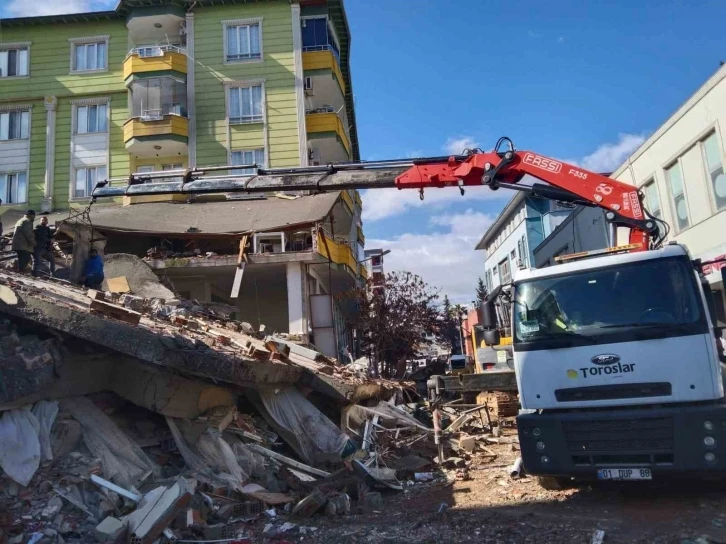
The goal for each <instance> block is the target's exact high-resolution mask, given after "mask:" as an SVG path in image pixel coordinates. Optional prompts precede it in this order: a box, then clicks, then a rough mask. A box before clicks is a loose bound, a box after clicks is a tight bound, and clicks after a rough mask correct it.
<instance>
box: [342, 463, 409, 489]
mask: <svg viewBox="0 0 726 544" xmlns="http://www.w3.org/2000/svg"><path fill="white" fill-rule="evenodd" d="M353 470H354V471H355V472H356V474H358V475H360V476H362V477H363V478H364V479H365V480H366V481H367V482H368V483H369V485H371V486H376V485H377V486H383V487H387V488H389V489H395V490H396V491H402V490H403V486H402V485H401V482H399V481H398V480H397V479H396V471H395V470H394V469H392V468H374V467H367V466H365V465H364V464H363V463H361V462H360V461H359V460H358V459H355V460H354V461H353Z"/></svg>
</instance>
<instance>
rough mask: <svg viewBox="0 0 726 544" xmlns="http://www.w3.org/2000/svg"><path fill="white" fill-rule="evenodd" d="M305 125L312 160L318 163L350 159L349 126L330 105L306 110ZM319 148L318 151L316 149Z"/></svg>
mask: <svg viewBox="0 0 726 544" xmlns="http://www.w3.org/2000/svg"><path fill="white" fill-rule="evenodd" d="M305 125H306V127H307V134H308V139H309V140H310V145H311V147H312V150H313V151H312V153H311V159H312V162H313V163H315V162H317V163H318V164H325V163H335V162H344V161H349V160H350V158H351V156H352V155H351V145H350V138H349V137H348V131H347V127H346V126H345V125H344V124H343V121H342V120H341V118H340V116H339V115H338V114H337V113H336V112H335V110H333V108H332V107H330V106H325V107H322V108H316V109H314V110H308V111H306V112H305ZM316 150H317V151H316Z"/></svg>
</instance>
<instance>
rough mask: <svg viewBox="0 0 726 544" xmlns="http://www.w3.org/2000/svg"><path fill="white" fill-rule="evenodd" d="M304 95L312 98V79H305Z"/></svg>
mask: <svg viewBox="0 0 726 544" xmlns="http://www.w3.org/2000/svg"><path fill="white" fill-rule="evenodd" d="M305 94H306V95H307V96H312V94H313V78H312V77H310V76H306V77H305Z"/></svg>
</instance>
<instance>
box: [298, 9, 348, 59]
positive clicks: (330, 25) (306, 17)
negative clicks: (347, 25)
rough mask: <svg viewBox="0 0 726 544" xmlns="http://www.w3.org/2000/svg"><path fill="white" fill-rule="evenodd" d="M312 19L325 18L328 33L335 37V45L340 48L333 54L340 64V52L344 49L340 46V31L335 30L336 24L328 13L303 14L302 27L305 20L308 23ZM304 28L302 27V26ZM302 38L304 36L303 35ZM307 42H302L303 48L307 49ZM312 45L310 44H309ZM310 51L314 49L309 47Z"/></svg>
mask: <svg viewBox="0 0 726 544" xmlns="http://www.w3.org/2000/svg"><path fill="white" fill-rule="evenodd" d="M312 19H325V25H326V27H327V31H328V34H329V35H330V36H332V37H333V41H334V42H335V47H337V48H338V51H337V53H338V54H337V55H336V54H335V52H334V51H331V52H333V56H334V57H336V60H337V61H338V64H340V52H341V51H342V49H341V48H340V40H339V39H338V32H337V31H336V30H335V26H334V25H333V23H332V21H331V20H330V17H328V16H327V15H303V16H302V17H300V25H301V27H302V24H303V22H305V24H306V25H307V21H309V20H312ZM301 30H302V28H301ZM301 39H302V36H301ZM326 45H327V46H328V47H330V44H326ZM305 47H306V46H305V43H304V42H303V43H302V50H303V51H305V50H306V49H305ZM307 47H310V46H307ZM314 47H322V46H314ZM308 51H313V50H312V49H309V50H308Z"/></svg>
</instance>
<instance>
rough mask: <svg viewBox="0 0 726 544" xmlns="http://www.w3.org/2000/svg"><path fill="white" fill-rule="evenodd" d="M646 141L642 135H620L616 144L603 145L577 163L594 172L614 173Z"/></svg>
mask: <svg viewBox="0 0 726 544" xmlns="http://www.w3.org/2000/svg"><path fill="white" fill-rule="evenodd" d="M644 141H645V136H644V135H642V134H619V135H618V141H617V142H616V143H614V144H602V145H601V146H600V147H598V148H597V149H596V150H595V151H594V152H593V153H591V154H590V155H588V156H586V157H584V158H583V159H582V160H581V161H577V163H578V164H579V165H580V166H582V167H583V168H586V169H587V170H591V171H593V172H613V171H614V170H615V169H616V168H617V167H618V166H620V165H621V164H623V163H624V162H625V160H626V159H627V158H628V156H629V155H630V154H631V153H632V152H633V151H635V150H636V149H638V147H639V146H640V144H642V143H643V142H644Z"/></svg>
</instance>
